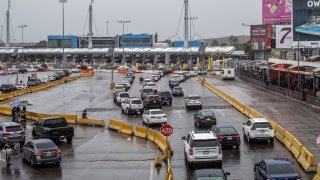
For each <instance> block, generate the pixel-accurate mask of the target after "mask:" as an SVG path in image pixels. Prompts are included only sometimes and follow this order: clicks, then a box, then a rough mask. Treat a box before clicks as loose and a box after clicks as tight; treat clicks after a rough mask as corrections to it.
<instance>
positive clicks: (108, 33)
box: [106, 21, 109, 37]
mask: <svg viewBox="0 0 320 180" xmlns="http://www.w3.org/2000/svg"><path fill="white" fill-rule="evenodd" d="M106 23H107V37H109V21H106Z"/></svg>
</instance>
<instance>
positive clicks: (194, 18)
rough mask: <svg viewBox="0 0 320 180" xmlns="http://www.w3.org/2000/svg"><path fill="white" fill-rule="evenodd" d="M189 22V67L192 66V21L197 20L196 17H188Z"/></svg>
mask: <svg viewBox="0 0 320 180" xmlns="http://www.w3.org/2000/svg"><path fill="white" fill-rule="evenodd" d="M188 19H189V20H190V32H189V33H190V40H189V43H190V44H189V48H190V60H189V65H190V66H191V64H192V52H191V41H192V33H191V32H192V21H194V20H197V19H198V17H189V18H188Z"/></svg>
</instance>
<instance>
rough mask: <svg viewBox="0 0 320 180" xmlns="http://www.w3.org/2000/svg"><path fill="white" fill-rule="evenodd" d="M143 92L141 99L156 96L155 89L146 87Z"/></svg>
mask: <svg viewBox="0 0 320 180" xmlns="http://www.w3.org/2000/svg"><path fill="white" fill-rule="evenodd" d="M140 92H141V99H145V98H146V97H147V96H148V95H152V94H154V89H153V87H148V86H146V87H144V88H143V89H142V90H140Z"/></svg>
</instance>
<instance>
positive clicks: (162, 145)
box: [154, 132, 167, 153]
mask: <svg viewBox="0 0 320 180" xmlns="http://www.w3.org/2000/svg"><path fill="white" fill-rule="evenodd" d="M154 143H156V144H157V145H158V147H159V149H160V150H161V151H162V152H163V153H166V152H165V151H166V146H167V144H166V137H165V136H164V135H162V134H161V133H159V132H156V137H155V138H154Z"/></svg>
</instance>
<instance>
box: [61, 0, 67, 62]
mask: <svg viewBox="0 0 320 180" xmlns="http://www.w3.org/2000/svg"><path fill="white" fill-rule="evenodd" d="M59 2H61V3H62V63H63V66H65V64H66V57H65V54H64V3H66V2H67V0H59Z"/></svg>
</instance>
